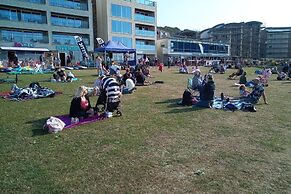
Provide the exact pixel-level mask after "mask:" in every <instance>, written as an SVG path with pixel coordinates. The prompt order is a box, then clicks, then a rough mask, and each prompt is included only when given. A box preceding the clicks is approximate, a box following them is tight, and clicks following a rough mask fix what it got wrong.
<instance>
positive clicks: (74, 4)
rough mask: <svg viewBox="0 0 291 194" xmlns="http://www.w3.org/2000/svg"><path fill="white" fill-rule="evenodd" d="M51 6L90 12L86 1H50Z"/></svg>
mask: <svg viewBox="0 0 291 194" xmlns="http://www.w3.org/2000/svg"><path fill="white" fill-rule="evenodd" d="M49 1H50V5H52V6H57V7H65V8H69V9H78V10H86V11H87V10H88V1H87V0H86V1H84V0H49Z"/></svg>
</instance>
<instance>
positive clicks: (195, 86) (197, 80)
mask: <svg viewBox="0 0 291 194" xmlns="http://www.w3.org/2000/svg"><path fill="white" fill-rule="evenodd" d="M201 85H202V77H201V72H200V70H196V71H195V72H194V76H193V78H192V88H191V89H192V90H199V88H200V87H201Z"/></svg>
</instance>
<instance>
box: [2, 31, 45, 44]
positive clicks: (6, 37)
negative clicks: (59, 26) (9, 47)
mask: <svg viewBox="0 0 291 194" xmlns="http://www.w3.org/2000/svg"><path fill="white" fill-rule="evenodd" d="M0 33H1V41H3V42H22V43H36V42H39V43H48V35H47V32H40V31H24V30H23V31H22V30H6V29H1V30H0Z"/></svg>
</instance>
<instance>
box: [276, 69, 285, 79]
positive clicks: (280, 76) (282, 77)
mask: <svg viewBox="0 0 291 194" xmlns="http://www.w3.org/2000/svg"><path fill="white" fill-rule="evenodd" d="M277 74H278V76H277V80H286V79H287V78H288V76H287V74H286V73H284V72H283V71H282V72H281V73H279V72H278V73H277Z"/></svg>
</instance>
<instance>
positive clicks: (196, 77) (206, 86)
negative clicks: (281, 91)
mask: <svg viewBox="0 0 291 194" xmlns="http://www.w3.org/2000/svg"><path fill="white" fill-rule="evenodd" d="M246 75H247V73H246V71H244V69H243V68H242V67H239V68H238V70H237V71H236V72H234V73H232V74H230V75H229V77H228V78H231V79H235V78H236V77H237V76H240V77H239V83H238V84H235V85H237V86H238V88H239V96H238V97H233V99H237V100H239V101H241V102H244V103H249V104H257V103H258V102H259V100H260V98H261V97H262V98H263V101H264V103H265V104H268V102H267V97H266V94H265V87H267V86H268V78H270V76H271V75H272V73H271V70H270V69H268V68H264V69H263V70H262V75H259V76H258V77H257V78H255V79H252V80H250V81H247V78H246ZM248 87H249V88H250V89H251V91H249V90H248V89H247V88H248ZM215 88H216V85H215V81H214V77H213V74H211V73H207V74H205V75H204V76H202V75H201V71H200V69H199V68H197V67H195V70H194V71H193V77H192V78H191V82H190V85H188V89H187V90H185V91H184V93H183V99H182V102H181V104H182V105H188V106H189V105H195V106H197V107H205V108H212V105H213V101H214V99H215V95H214V94H215ZM195 92H198V95H196V96H195ZM226 98H228V99H229V98H230V97H226V96H225V94H223V93H222V94H221V97H220V100H225V99H226Z"/></svg>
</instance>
